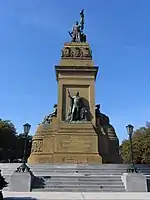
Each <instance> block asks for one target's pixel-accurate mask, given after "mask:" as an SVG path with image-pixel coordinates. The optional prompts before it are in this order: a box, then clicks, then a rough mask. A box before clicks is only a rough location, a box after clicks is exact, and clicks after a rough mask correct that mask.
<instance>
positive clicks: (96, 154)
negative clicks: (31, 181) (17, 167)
mask: <svg viewBox="0 0 150 200" xmlns="http://www.w3.org/2000/svg"><path fill="white" fill-rule="evenodd" d="M69 35H70V36H71V42H67V43H65V44H64V47H63V49H62V53H61V60H60V63H59V65H57V66H55V71H56V80H57V83H58V101H57V104H55V105H54V111H53V112H52V113H50V114H49V115H48V116H46V117H45V118H44V120H43V122H42V123H41V124H40V125H39V126H38V128H37V131H36V133H35V136H34V137H33V141H32V150H31V155H30V157H29V159H28V163H30V164H38V163H52V164H62V163H73V164H81V163H82V164H83V163H91V164H94V163H98V164H100V163H119V162H120V159H119V142H118V138H117V136H116V133H115V130H114V128H113V126H112V125H110V122H109V117H108V116H106V115H105V114H103V113H101V111H100V105H95V80H96V76H97V72H98V67H97V66H94V63H93V60H92V51H91V48H90V46H89V44H88V42H87V41H86V40H87V38H86V35H85V34H84V10H82V11H81V12H80V22H76V23H75V25H74V26H73V28H72V31H71V32H69Z"/></svg>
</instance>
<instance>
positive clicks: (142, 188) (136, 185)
mask: <svg viewBox="0 0 150 200" xmlns="http://www.w3.org/2000/svg"><path fill="white" fill-rule="evenodd" d="M122 180H123V183H124V186H125V189H126V191H127V192H147V180H146V177H145V175H143V174H140V173H124V174H123V175H122Z"/></svg>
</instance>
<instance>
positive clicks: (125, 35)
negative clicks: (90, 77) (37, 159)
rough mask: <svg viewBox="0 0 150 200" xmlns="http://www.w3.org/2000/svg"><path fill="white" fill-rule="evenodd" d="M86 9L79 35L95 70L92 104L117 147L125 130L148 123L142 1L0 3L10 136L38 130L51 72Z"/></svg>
mask: <svg viewBox="0 0 150 200" xmlns="http://www.w3.org/2000/svg"><path fill="white" fill-rule="evenodd" d="M82 8H84V9H85V33H86V34H87V38H88V42H89V44H90V46H91V48H92V51H93V60H94V63H95V65H98V66H99V73H98V76H97V80H96V103H100V104H101V111H102V112H104V113H106V114H107V115H109V117H110V120H111V123H112V124H113V125H114V127H115V129H116V132H117V134H118V136H119V138H120V140H123V139H124V138H126V137H127V133H126V129H125V126H126V125H127V124H128V123H131V124H133V125H134V126H135V128H139V127H140V126H144V125H145V122H146V121H147V120H150V94H149V91H150V84H149V77H150V56H149V55H150V26H149V22H150V12H149V8H150V1H149V0H144V1H142V0H121V1H120V0H93V1H87V0H82V1H80V0H76V1H70V0H63V1H61V0H59V1H58V0H24V1H20V0H13V1H12V0H1V1H0V74H1V78H0V84H1V96H0V118H3V119H10V120H12V122H13V123H14V124H15V126H16V128H17V131H18V132H21V131H22V129H23V128H22V125H23V124H24V123H26V122H28V123H30V124H31V125H32V129H31V133H32V134H34V132H35V130H36V127H37V124H38V123H40V122H41V120H42V119H43V117H44V116H45V115H46V114H48V113H49V112H51V111H52V110H53V104H54V103H57V83H56V78H55V70H54V66H55V65H57V64H58V63H59V61H60V54H61V49H62V47H63V44H64V42H67V41H70V38H69V36H68V30H70V29H71V27H72V25H73V24H74V22H75V21H76V20H78V19H79V11H80V10H81V9H82Z"/></svg>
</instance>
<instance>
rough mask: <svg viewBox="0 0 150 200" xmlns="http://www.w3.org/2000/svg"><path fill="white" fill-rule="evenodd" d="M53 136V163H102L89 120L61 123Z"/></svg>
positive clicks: (96, 138) (95, 136)
mask: <svg viewBox="0 0 150 200" xmlns="http://www.w3.org/2000/svg"><path fill="white" fill-rule="evenodd" d="M59 128H60V129H59V130H58V132H57V134H56V136H55V142H56V143H55V153H54V155H53V161H54V163H74V164H84V163H102V158H101V156H100V155H99V153H98V137H97V135H96V133H95V131H94V128H93V125H92V123H91V122H86V123H83V122H81V123H69V124H68V123H61V124H60V126H59Z"/></svg>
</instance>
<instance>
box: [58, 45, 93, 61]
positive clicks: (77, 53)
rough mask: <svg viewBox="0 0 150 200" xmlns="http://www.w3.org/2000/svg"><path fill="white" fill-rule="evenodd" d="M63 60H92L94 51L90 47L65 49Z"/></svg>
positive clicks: (63, 50)
mask: <svg viewBox="0 0 150 200" xmlns="http://www.w3.org/2000/svg"><path fill="white" fill-rule="evenodd" d="M61 57H62V58H66V59H67V58H80V59H92V51H91V49H90V48H88V47H64V48H63V49H62V55H61Z"/></svg>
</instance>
